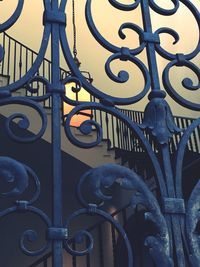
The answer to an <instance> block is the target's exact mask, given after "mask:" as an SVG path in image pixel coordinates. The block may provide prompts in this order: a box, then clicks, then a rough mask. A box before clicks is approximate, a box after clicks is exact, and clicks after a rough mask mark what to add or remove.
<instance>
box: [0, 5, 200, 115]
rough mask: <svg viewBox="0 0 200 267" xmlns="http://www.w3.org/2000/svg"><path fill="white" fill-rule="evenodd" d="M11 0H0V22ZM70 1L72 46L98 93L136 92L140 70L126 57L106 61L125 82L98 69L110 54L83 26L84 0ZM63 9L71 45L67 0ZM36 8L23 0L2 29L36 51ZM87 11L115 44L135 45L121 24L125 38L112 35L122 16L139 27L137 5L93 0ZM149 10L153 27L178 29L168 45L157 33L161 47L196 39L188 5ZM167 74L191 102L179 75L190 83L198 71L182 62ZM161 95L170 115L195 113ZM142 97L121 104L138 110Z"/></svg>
mask: <svg viewBox="0 0 200 267" xmlns="http://www.w3.org/2000/svg"><path fill="white" fill-rule="evenodd" d="M17 2H18V1H17V0H3V1H2V2H0V14H1V16H0V17H1V18H0V23H2V22H4V21H5V20H6V19H7V18H8V17H9V16H10V15H11V14H12V13H13V11H14V9H15V7H16V5H17ZM131 2H133V0H121V3H127V4H128V3H131ZM155 2H156V3H157V4H160V5H162V6H163V7H166V8H170V7H172V2H171V0H155ZM75 3H76V26H77V48H78V58H79V60H80V61H81V63H82V64H81V69H82V70H87V71H89V72H90V73H91V75H92V77H93V79H94V83H93V84H94V86H95V87H97V88H98V89H99V90H100V91H103V92H104V93H107V94H111V95H114V96H119V97H128V96H129V97H130V96H132V95H134V94H137V93H138V92H140V91H141V90H142V88H143V85H144V81H143V79H142V75H141V73H140V71H139V70H138V69H137V68H136V67H135V66H134V65H133V64H132V63H129V62H119V61H117V62H115V63H114V64H112V68H113V71H114V72H115V73H118V71H120V70H122V69H125V70H127V71H128V72H129V74H130V79H129V81H128V82H127V83H125V84H117V83H115V82H113V81H111V80H110V79H109V78H108V77H107V75H106V74H105V71H104V66H105V62H106V60H107V58H108V57H109V56H110V55H111V54H110V52H108V51H106V50H105V49H104V48H103V47H101V46H100V45H99V44H98V43H97V42H96V40H95V39H94V38H93V36H92V35H91V33H90V32H89V29H88V27H87V24H86V21H85V16H84V8H85V3H86V0H78V1H76V2H75ZM192 3H193V4H195V5H196V7H197V8H198V9H199V10H200V1H199V0H192ZM66 12H67V22H68V23H67V29H66V32H67V36H68V39H69V42H70V45H71V47H72V43H73V42H72V23H71V14H72V12H71V0H68V5H67V9H66ZM42 13H43V1H42V0H34V1H33V0H25V4H24V9H23V12H22V15H21V17H20V19H19V20H18V21H17V23H16V24H15V25H14V26H13V27H12V28H11V29H9V30H8V33H9V34H10V35H11V36H13V37H14V38H16V39H17V40H19V41H20V42H22V43H24V44H26V45H27V46H29V47H30V48H32V49H33V50H36V51H38V50H39V47H40V41H41V39H42V32H43V25H42ZM92 13H93V17H94V21H95V24H96V26H97V28H98V30H99V31H100V33H101V34H102V35H103V36H104V38H106V39H107V40H108V41H110V42H111V43H113V44H115V45H118V46H127V47H136V46H137V44H138V36H137V35H136V34H134V33H133V32H131V31H130V30H127V31H126V34H127V38H126V39H125V40H121V39H120V38H119V36H118V29H119V27H120V25H121V24H122V23H124V22H134V23H136V24H138V25H140V26H141V27H142V20H141V12H140V8H137V9H136V10H134V11H130V12H123V11H120V10H118V9H116V8H114V7H112V6H111V5H110V4H109V2H108V0H93V1H92ZM151 15H152V23H153V29H155V30H156V29H158V28H159V27H162V26H167V27H170V28H173V29H175V30H176V31H177V32H178V33H179V35H180V42H179V43H178V44H176V45H172V42H173V39H172V38H171V37H169V36H167V35H163V37H162V38H161V43H162V45H163V47H165V48H166V49H167V50H169V51H171V52H175V53H188V52H190V51H192V50H194V48H195V47H196V45H197V43H198V40H199V32H198V26H197V23H196V22H195V20H194V18H193V16H192V15H191V13H190V11H188V9H187V8H186V7H185V6H184V5H183V4H181V7H180V9H179V11H178V13H177V14H176V15H173V16H165V17H164V16H161V15H158V14H156V13H155V12H152V14H151ZM47 57H50V51H48V53H47ZM139 58H140V59H141V60H142V61H143V62H146V54H145V52H144V53H142V54H141V55H139ZM193 62H194V63H195V64H197V66H198V67H200V55H198V56H197V57H196V58H195V59H194V60H193ZM167 63H168V62H167V61H166V60H164V59H161V58H160V57H159V56H158V66H159V71H160V72H161V71H162V70H163V68H164V67H165V65H166V64H167ZM61 64H62V66H63V67H65V68H67V66H66V64H65V62H64V60H63V58H62V59H61ZM170 76H171V77H170V78H171V80H172V84H173V85H174V86H175V87H176V90H177V91H178V92H180V94H184V95H185V96H186V98H187V99H189V100H191V101H194V102H195V103H199V101H200V94H199V90H198V91H193V92H189V91H188V90H186V89H184V88H183V87H182V85H181V81H182V79H183V78H185V77H191V78H193V80H194V83H195V84H197V82H198V77H196V76H194V75H193V74H192V72H191V71H190V70H188V69H187V68H175V69H174V70H173V71H172V72H171V73H170ZM161 86H162V84H161ZM167 101H168V102H169V103H170V105H171V107H172V110H173V113H174V114H175V115H183V114H186V115H187V116H188V117H194V116H195V117H196V116H199V113H197V112H193V111H191V110H187V109H185V108H183V107H181V106H180V105H178V104H177V103H175V102H174V101H173V100H172V99H170V98H169V97H167ZM146 103H147V98H145V99H143V100H142V101H140V102H139V103H136V104H134V105H133V106H131V107H126V108H131V109H135V110H144V107H145V105H146Z"/></svg>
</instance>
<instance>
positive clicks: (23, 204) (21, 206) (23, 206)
mask: <svg viewBox="0 0 200 267" xmlns="http://www.w3.org/2000/svg"><path fill="white" fill-rule="evenodd" d="M15 204H16V206H17V210H18V211H27V209H28V204H29V203H28V201H25V200H17V201H16V202H15Z"/></svg>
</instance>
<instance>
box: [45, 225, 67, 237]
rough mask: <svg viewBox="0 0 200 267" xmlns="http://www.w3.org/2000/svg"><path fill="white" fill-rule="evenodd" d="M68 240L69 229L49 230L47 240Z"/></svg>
mask: <svg viewBox="0 0 200 267" xmlns="http://www.w3.org/2000/svg"><path fill="white" fill-rule="evenodd" d="M67 238H68V229H67V228H53V227H52V228H48V230H47V239H49V240H66V239H67Z"/></svg>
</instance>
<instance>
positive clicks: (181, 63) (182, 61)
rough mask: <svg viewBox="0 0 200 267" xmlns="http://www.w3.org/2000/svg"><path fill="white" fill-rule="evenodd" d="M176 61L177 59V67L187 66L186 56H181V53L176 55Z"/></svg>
mask: <svg viewBox="0 0 200 267" xmlns="http://www.w3.org/2000/svg"><path fill="white" fill-rule="evenodd" d="M176 59H177V63H176V66H180V67H181V66H184V65H185V61H186V60H185V55H184V54H181V53H178V54H176Z"/></svg>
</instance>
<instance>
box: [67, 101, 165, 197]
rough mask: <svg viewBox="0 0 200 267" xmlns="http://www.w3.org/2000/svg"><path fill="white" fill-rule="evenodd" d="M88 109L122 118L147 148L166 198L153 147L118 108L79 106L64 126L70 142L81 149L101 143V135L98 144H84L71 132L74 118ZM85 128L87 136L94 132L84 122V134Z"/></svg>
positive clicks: (95, 105) (86, 104)
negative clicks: (71, 122)
mask: <svg viewBox="0 0 200 267" xmlns="http://www.w3.org/2000/svg"><path fill="white" fill-rule="evenodd" d="M105 104H106V103H105ZM108 104H109V103H108ZM87 109H99V110H103V111H107V112H109V113H110V114H113V115H114V116H116V117H117V118H120V120H121V121H123V122H124V123H125V124H126V125H127V126H128V127H129V128H130V129H131V130H132V131H133V132H134V134H135V135H136V136H137V138H138V139H139V140H140V141H141V144H142V146H144V148H145V150H146V152H147V154H148V156H149V159H150V160H151V163H152V165H153V167H154V170H155V173H156V178H157V179H158V185H159V188H160V190H161V194H162V196H163V197H164V196H166V186H165V183H164V178H163V174H162V171H161V168H160V165H159V162H158V159H157V158H156V155H155V154H154V152H153V150H152V147H151V146H150V144H149V141H148V140H147V139H146V138H145V136H144V134H143V132H142V131H141V130H140V128H139V126H138V125H137V124H136V123H134V122H133V121H132V120H131V119H130V118H128V117H127V116H124V115H123V113H121V112H120V111H119V110H118V109H117V108H113V107H111V106H110V107H109V105H103V104H100V103H83V104H81V105H78V106H77V107H75V108H74V109H73V110H72V111H71V112H70V113H69V114H68V116H67V119H66V121H65V125H64V127H65V133H66V135H67V137H68V138H69V140H70V141H71V142H72V143H73V144H74V145H76V146H79V147H81V148H89V147H93V146H95V145H97V144H98V143H99V141H100V137H99V136H101V134H99V136H98V138H97V140H96V142H93V143H83V142H81V141H79V140H77V139H76V138H75V137H74V136H73V134H72V132H71V128H70V127H69V125H70V121H71V119H72V117H73V116H74V115H75V114H77V113H78V112H79V111H80V110H87ZM84 126H85V127H86V130H85V134H89V133H90V131H91V130H92V127H91V125H90V124H89V125H87V121H86V122H84V123H83V126H82V127H81V126H80V128H82V132H84ZM97 127H98V129H97V131H100V125H98V126H97ZM88 128H89V129H88Z"/></svg>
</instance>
